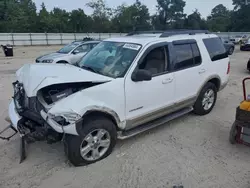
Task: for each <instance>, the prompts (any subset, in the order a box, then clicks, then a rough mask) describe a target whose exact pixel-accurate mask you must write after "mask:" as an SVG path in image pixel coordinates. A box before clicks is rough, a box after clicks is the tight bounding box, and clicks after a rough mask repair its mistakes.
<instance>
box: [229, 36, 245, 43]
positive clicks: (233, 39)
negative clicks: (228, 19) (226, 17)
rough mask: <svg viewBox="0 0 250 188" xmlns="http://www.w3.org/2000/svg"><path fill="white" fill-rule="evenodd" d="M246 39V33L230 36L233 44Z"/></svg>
mask: <svg viewBox="0 0 250 188" xmlns="http://www.w3.org/2000/svg"><path fill="white" fill-rule="evenodd" d="M246 39H247V35H236V36H235V37H231V38H230V41H231V42H233V43H234V44H239V43H240V42H242V41H245V40H246Z"/></svg>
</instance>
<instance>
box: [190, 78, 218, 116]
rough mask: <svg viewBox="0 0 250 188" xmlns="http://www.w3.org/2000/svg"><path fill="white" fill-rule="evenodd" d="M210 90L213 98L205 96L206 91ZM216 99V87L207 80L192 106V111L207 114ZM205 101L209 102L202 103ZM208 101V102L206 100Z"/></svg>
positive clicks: (201, 114)
mask: <svg viewBox="0 0 250 188" xmlns="http://www.w3.org/2000/svg"><path fill="white" fill-rule="evenodd" d="M210 91H212V92H213V98H212V97H211V98H209V99H208V98H207V97H206V96H208V92H210ZM205 98H206V100H205ZM216 99H217V88H216V86H215V85H214V84H213V83H211V82H208V83H207V84H206V85H205V86H204V87H203V88H202V90H201V92H200V94H199V96H198V98H197V100H196V102H195V104H194V106H193V108H194V113H195V114H197V115H200V116H203V115H206V114H209V113H210V112H211V110H212V109H213V107H214V105H215V103H216ZM204 100H205V101H207V103H209V104H208V105H205V106H204V105H203V102H204ZM208 101H209V102H208Z"/></svg>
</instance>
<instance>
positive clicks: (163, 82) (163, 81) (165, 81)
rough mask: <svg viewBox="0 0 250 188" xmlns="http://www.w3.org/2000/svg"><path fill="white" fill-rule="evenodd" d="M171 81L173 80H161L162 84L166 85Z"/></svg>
mask: <svg viewBox="0 0 250 188" xmlns="http://www.w3.org/2000/svg"><path fill="white" fill-rule="evenodd" d="M172 81H173V78H166V79H165V80H162V84H168V83H171V82H172Z"/></svg>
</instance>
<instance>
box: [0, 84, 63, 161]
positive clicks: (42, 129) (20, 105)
mask: <svg viewBox="0 0 250 188" xmlns="http://www.w3.org/2000/svg"><path fill="white" fill-rule="evenodd" d="M13 88H14V95H13V97H12V100H11V102H10V104H9V117H8V118H6V121H7V122H9V123H10V125H9V126H8V127H6V128H5V129H4V130H2V131H1V132H0V139H2V140H9V139H10V138H12V137H13V136H14V135H16V134H17V133H19V135H20V137H21V143H20V154H21V155H20V163H21V162H22V161H23V160H24V159H25V158H26V144H29V143H33V142H35V141H47V142H48V143H54V142H57V141H60V140H61V139H62V134H60V133H57V132H56V131H54V130H53V129H52V128H51V127H50V126H49V125H48V124H47V123H46V122H45V121H44V120H43V119H42V117H41V116H40V115H39V111H40V110H41V109H42V108H43V107H42V105H41V104H40V103H39V101H38V100H37V98H36V97H31V98H28V97H27V95H26V93H25V90H24V88H23V85H22V84H21V83H19V82H18V81H16V82H14V83H13ZM10 129H11V130H13V131H14V133H13V134H11V135H10V136H2V135H4V134H6V133H7V132H8V131H9V130H10Z"/></svg>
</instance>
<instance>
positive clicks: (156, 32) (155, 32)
mask: <svg viewBox="0 0 250 188" xmlns="http://www.w3.org/2000/svg"><path fill="white" fill-rule="evenodd" d="M162 33H164V31H160V30H157V31H154V30H153V31H132V32H130V33H128V34H127V35H126V36H133V35H140V34H162Z"/></svg>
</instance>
